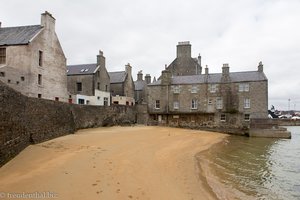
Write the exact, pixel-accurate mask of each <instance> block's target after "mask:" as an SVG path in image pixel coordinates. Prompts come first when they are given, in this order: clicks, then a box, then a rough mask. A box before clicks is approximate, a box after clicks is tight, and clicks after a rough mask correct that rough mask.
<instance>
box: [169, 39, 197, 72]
mask: <svg viewBox="0 0 300 200" xmlns="http://www.w3.org/2000/svg"><path fill="white" fill-rule="evenodd" d="M191 49H192V45H191V44H190V42H188V41H186V42H179V43H178V45H177V55H176V58H175V59H174V60H173V62H172V63H171V64H170V65H169V66H167V68H166V69H167V70H169V71H170V72H171V74H172V75H173V76H185V75H196V74H201V73H202V67H201V56H200V55H199V56H198V57H197V58H192V50H191Z"/></svg>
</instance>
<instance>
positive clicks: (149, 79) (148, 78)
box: [145, 74, 151, 84]
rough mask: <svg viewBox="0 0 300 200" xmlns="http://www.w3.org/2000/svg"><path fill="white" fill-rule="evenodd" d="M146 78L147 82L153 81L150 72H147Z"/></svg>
mask: <svg viewBox="0 0 300 200" xmlns="http://www.w3.org/2000/svg"><path fill="white" fill-rule="evenodd" d="M145 80H146V83H147V84H149V83H151V76H150V74H146V76H145Z"/></svg>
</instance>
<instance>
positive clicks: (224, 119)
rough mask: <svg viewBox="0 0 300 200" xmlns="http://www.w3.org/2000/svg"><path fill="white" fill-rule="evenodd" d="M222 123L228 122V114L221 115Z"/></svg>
mask: <svg viewBox="0 0 300 200" xmlns="http://www.w3.org/2000/svg"><path fill="white" fill-rule="evenodd" d="M220 121H221V122H226V114H221V115H220Z"/></svg>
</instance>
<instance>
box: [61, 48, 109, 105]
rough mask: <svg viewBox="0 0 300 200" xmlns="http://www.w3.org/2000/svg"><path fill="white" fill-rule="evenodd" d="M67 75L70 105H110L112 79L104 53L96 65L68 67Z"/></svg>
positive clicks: (100, 55) (100, 52) (100, 54)
mask: <svg viewBox="0 0 300 200" xmlns="http://www.w3.org/2000/svg"><path fill="white" fill-rule="evenodd" d="M67 75H68V92H69V93H70V94H71V98H70V99H69V101H70V103H73V102H74V103H77V104H90V105H99V106H109V105H110V78H109V74H108V72H107V70H106V66H105V57H104V56H103V52H102V51H99V55H97V63H95V64H81V65H68V70H67Z"/></svg>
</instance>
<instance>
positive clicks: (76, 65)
mask: <svg viewBox="0 0 300 200" xmlns="http://www.w3.org/2000/svg"><path fill="white" fill-rule="evenodd" d="M80 65H97V63H90V64H77V65H67V67H73V66H80Z"/></svg>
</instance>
